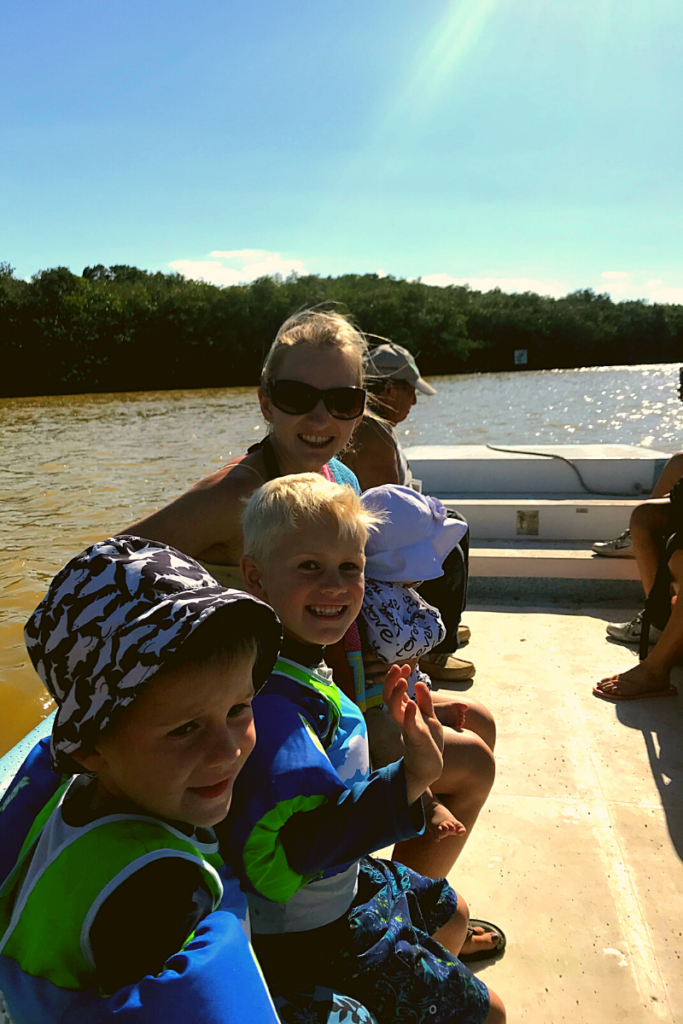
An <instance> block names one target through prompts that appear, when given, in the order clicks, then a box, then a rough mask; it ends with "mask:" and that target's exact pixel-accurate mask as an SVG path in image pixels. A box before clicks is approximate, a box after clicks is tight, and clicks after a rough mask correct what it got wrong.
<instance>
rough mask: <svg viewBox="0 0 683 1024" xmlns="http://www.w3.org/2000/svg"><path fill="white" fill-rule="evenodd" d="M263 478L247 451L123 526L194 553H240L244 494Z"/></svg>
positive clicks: (227, 555) (227, 556)
mask: <svg viewBox="0 0 683 1024" xmlns="http://www.w3.org/2000/svg"><path fill="white" fill-rule="evenodd" d="M254 454H258V453H254ZM265 480H266V475H265V470H264V469H263V467H261V469H260V468H259V465H258V461H257V460H256V459H252V457H251V456H247V458H246V459H244V460H243V461H241V462H234V463H229V464H228V465H227V466H224V467H223V468H222V469H219V470H218V472H216V473H212V474H211V476H207V477H204V478H203V479H202V480H199V481H198V482H197V483H196V484H195V485H194V486H193V487H191V488H190V489H189V490H187V491H185V492H184V493H183V494H181V495H180V496H179V497H177V498H175V499H174V500H173V501H171V502H170V503H169V504H168V505H165V506H163V508H160V509H158V510H157V511H156V512H152V513H151V514H150V515H148V516H145V517H144V518H143V519H140V520H138V522H136V523H134V524H133V525H132V526H130V527H128V528H127V529H126V530H125V531H124V532H126V533H135V534H138V535H139V536H141V537H148V538H149V539H150V540H159V541H162V542H163V543H165V544H170V545H172V546H173V547H177V548H178V549H179V550H180V551H184V552H185V553H186V554H188V555H191V556H192V557H194V558H202V557H207V558H208V555H207V554H206V553H207V552H211V554H212V556H213V557H214V558H215V560H216V561H225V560H226V559H227V561H226V562H225V564H228V563H229V562H230V561H231V559H233V560H234V557H235V552H238V554H237V557H238V559H239V553H241V537H242V532H241V526H240V522H241V519H242V513H243V512H244V502H245V499H248V498H250V497H251V495H252V494H253V493H254V491H255V490H256V489H257V488H258V487H260V486H261V484H262V483H265ZM233 549H234V550H233ZM238 549H239V551H238ZM217 552H218V553H219V554H220V557H219V556H218V554H217ZM209 560H211V559H209Z"/></svg>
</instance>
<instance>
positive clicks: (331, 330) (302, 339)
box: [261, 309, 368, 390]
mask: <svg viewBox="0 0 683 1024" xmlns="http://www.w3.org/2000/svg"><path fill="white" fill-rule="evenodd" d="M296 345H310V346H312V347H313V348H337V349H341V350H346V351H348V352H349V353H350V354H351V356H352V357H353V358H354V359H355V361H356V362H357V364H358V382H359V383H362V381H363V372H364V362H365V358H366V356H367V351H368V344H367V342H366V340H365V336H364V335H363V333H362V331H359V330H358V328H357V327H354V325H353V324H352V323H351V321H350V320H348V319H347V318H346V317H345V316H342V314H341V313H335V312H334V311H332V310H322V309H302V310H301V311H300V312H298V313H295V314H294V315H293V316H290V317H289V319H288V320H285V322H284V323H283V325H282V327H281V328H280V330H279V331H278V332H277V335H276V337H275V341H274V342H273V344H272V345H271V346H270V351H269V352H268V355H267V356H266V361H265V363H264V364H263V370H262V371H261V387H262V388H263V389H264V390H267V387H268V384H270V383H271V381H274V380H277V379H278V376H279V374H280V370H281V369H282V364H283V362H284V360H285V356H286V355H287V353H288V352H289V351H290V349H292V348H294V347H295V346H296Z"/></svg>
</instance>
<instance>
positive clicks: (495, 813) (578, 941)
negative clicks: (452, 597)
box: [450, 605, 683, 1024]
mask: <svg viewBox="0 0 683 1024" xmlns="http://www.w3.org/2000/svg"><path fill="white" fill-rule="evenodd" d="M632 614H633V612H632V611H631V612H628V611H626V612H623V613H621V612H617V613H615V612H614V610H613V609H610V610H609V611H605V610H597V609H586V608H581V609H580V610H574V609H569V608H561V609H560V608H557V609H555V610H551V609H550V608H549V607H545V608H539V609H530V608H529V607H528V606H520V605H517V607H509V608H508V607H504V608H503V607H497V608H496V610H495V611H479V610H477V609H476V608H475V609H471V610H468V611H467V613H466V617H465V621H466V622H467V623H468V624H469V625H470V626H471V627H472V642H471V643H470V645H469V646H468V647H467V648H466V651H463V654H467V656H470V657H471V659H472V660H473V661H474V662H475V664H476V665H477V676H476V679H475V681H474V685H473V686H472V688H471V690H469V691H468V692H469V693H470V694H471V695H472V696H476V697H477V698H478V699H480V700H482V701H483V702H484V703H485V704H487V705H488V706H489V707H490V708H491V710H492V711H493V712H494V714H495V716H496V719H497V722H498V730H499V744H498V749H497V755H498V778H497V781H496V785H495V787H494V790H493V793H492V795H491V797H490V799H489V802H488V804H487V806H486V807H485V809H484V811H483V812H482V815H481V817H480V819H479V822H478V825H477V827H476V829H475V830H474V832H473V835H472V838H471V840H470V842H469V843H468V845H467V847H466V848H465V851H464V853H463V855H462V857H461V859H460V861H459V862H458V864H457V865H456V867H455V869H454V871H453V872H452V874H451V877H450V881H451V883H452V884H453V885H454V886H455V888H456V889H459V890H460V891H461V892H462V893H463V895H464V896H465V898H466V899H467V901H468V903H469V904H470V908H471V911H472V914H473V916H478V917H483V918H488V919H489V920H493V921H496V922H498V923H500V925H501V926H502V927H503V928H504V929H505V930H506V932H507V936H508V943H509V945H508V951H507V953H506V955H505V956H504V957H503V958H502V959H501V960H500V961H499V962H497V963H492V964H489V965H488V966H486V967H484V968H482V969H480V970H479V971H478V973H479V974H480V976H481V977H482V978H483V979H484V980H485V981H486V983H487V984H490V985H491V987H492V988H494V989H495V990H496V991H498V993H499V994H500V995H501V997H502V998H503V1000H504V1002H505V1003H506V1005H507V1007H508V1015H509V1016H508V1019H509V1021H510V1024H519V1022H522V1024H563V1022H570V1024H616V1022H620V1024H621V1022H624V1024H626V1022H633V1024H649V1022H650V1021H666V1022H676V1024H683V864H682V859H683V671H682V670H681V669H676V670H675V672H674V676H673V681H674V683H677V684H678V686H679V691H680V693H681V696H680V697H678V698H674V699H666V700H649V701H638V702H633V703H626V704H620V705H613V704H608V703H606V702H604V701H599V700H597V699H596V698H594V697H593V696H592V695H591V683H592V681H593V680H595V679H597V678H599V677H600V676H604V675H607V674H609V672H611V671H615V670H618V669H620V668H626V667H629V666H630V665H631V664H633V663H634V661H635V659H636V655H635V653H632V652H631V651H630V650H629V649H627V648H624V647H621V646H618V645H616V644H611V643H608V642H607V641H606V640H605V631H604V623H605V621H610V620H612V621H621V620H623V619H625V618H627V617H628V618H630V617H631V615H632Z"/></svg>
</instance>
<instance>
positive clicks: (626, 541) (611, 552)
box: [593, 530, 636, 558]
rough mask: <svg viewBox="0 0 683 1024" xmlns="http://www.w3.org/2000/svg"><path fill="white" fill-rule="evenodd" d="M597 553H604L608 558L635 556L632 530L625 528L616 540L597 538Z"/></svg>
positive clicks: (594, 546) (595, 547) (595, 548)
mask: <svg viewBox="0 0 683 1024" xmlns="http://www.w3.org/2000/svg"><path fill="white" fill-rule="evenodd" d="M593 551H594V552H595V554H596V555H604V556H605V557H607V558H635V557H636V556H635V555H634V554H633V544H632V543H631V531H630V530H624V532H623V533H620V534H619V536H618V537H615V538H614V540H596V542H595V544H594V545H593Z"/></svg>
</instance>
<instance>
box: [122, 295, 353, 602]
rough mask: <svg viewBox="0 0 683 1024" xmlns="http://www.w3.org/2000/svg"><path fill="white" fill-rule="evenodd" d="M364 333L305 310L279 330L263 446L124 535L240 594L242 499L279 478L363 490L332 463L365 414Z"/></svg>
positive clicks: (264, 396) (267, 379)
mask: <svg viewBox="0 0 683 1024" xmlns="http://www.w3.org/2000/svg"><path fill="white" fill-rule="evenodd" d="M366 351H367V348H366V343H365V339H364V337H363V335H362V334H361V333H360V332H359V331H358V330H356V328H355V327H354V326H353V325H352V324H351V323H349V321H348V320H347V319H346V318H345V317H343V316H341V315H340V314H339V313H333V312H323V311H320V310H305V311H303V312H301V313H296V314H295V315H294V316H292V317H290V318H289V320H287V321H286V322H285V323H284V324H283V325H282V327H281V328H280V330H279V331H278V333H277V337H276V338H275V341H274V342H273V344H272V346H271V348H270V351H269V353H268V356H267V358H266V361H265V365H264V367H263V373H262V376H261V386H260V387H259V391H258V398H259V402H260V405H261V412H262V413H263V417H264V419H265V420H266V422H267V423H268V428H269V429H268V434H267V436H266V438H265V440H263V441H261V442H259V443H258V444H255V445H252V447H251V448H250V449H249V451H248V452H247V453H246V455H243V456H240V457H239V458H237V459H233V460H232V461H231V462H229V463H228V464H227V466H224V467H223V468H222V469H220V470H219V471H218V472H217V473H214V474H213V475H212V476H209V477H205V478H204V479H203V480H200V481H199V483H197V484H195V485H194V487H192V488H191V489H190V490H189V491H186V492H185V494H182V495H181V496H180V497H179V498H176V499H175V500H174V501H172V502H171V503H170V504H169V505H166V506H165V507H164V508H162V509H159V510H158V511H157V512H153V513H152V514H151V515H149V516H146V517H145V518H144V519H140V520H139V521H138V522H136V523H134V524H133V525H132V526H130V527H128V528H127V529H126V531H125V532H126V533H132V534H135V535H137V536H142V537H147V538H149V539H150V540H159V541H162V542H163V543H165V544H170V545H172V546H173V547H176V548H178V549H179V550H180V551H183V552H184V553H185V554H186V555H190V556H191V557H192V558H197V559H199V560H200V561H201V562H203V563H204V564H205V565H206V566H207V568H208V569H209V571H210V572H211V573H212V574H213V575H214V576H215V577H216V579H217V580H218V581H219V583H221V584H222V585H223V586H232V587H241V585H242V577H241V574H240V570H239V562H240V558H241V557H242V528H241V525H240V524H241V519H242V512H243V510H244V502H245V499H248V498H250V497H251V495H252V493H253V492H254V491H255V490H256V489H257V487H260V486H261V484H263V483H265V482H266V480H271V479H273V478H274V477H276V476H284V475H285V474H288V473H305V472H315V473H322V474H323V475H324V476H326V477H328V479H331V480H336V481H337V482H338V483H344V484H349V485H350V486H352V487H353V488H354V489H355V490H356V491H359V486H358V481H357V479H356V477H355V475H354V474H353V473H352V472H351V470H349V469H347V467H346V466H343V465H342V463H341V462H339V461H338V460H337V459H336V458H335V456H336V454H337V453H338V452H339V451H341V450H342V448H344V447H345V446H346V445H347V444H348V442H349V440H350V438H351V435H352V433H353V430H354V428H355V426H356V424H357V423H358V422H359V420H360V418H361V416H362V415H363V410H364V408H365V391H364V389H363V360H364V357H365V354H366Z"/></svg>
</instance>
